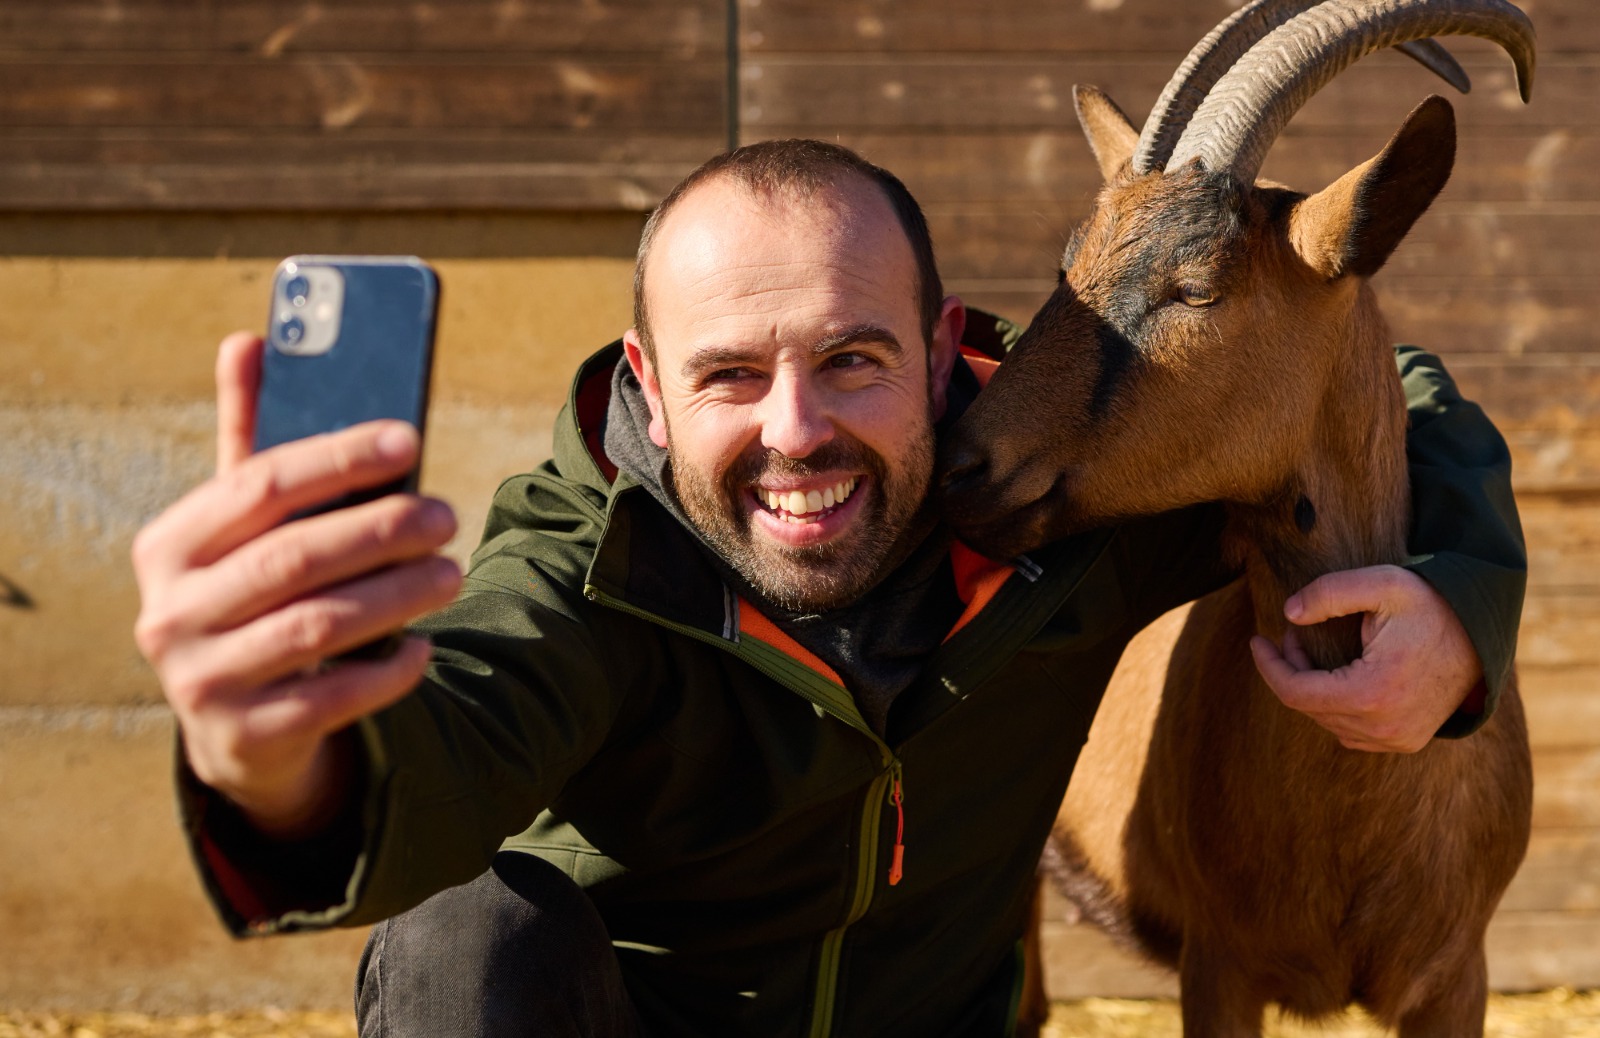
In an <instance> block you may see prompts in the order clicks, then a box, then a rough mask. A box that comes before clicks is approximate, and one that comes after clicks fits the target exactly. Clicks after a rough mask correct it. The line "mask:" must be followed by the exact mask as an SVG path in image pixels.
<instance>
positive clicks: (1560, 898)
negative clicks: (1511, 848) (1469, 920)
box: [1500, 829, 1600, 914]
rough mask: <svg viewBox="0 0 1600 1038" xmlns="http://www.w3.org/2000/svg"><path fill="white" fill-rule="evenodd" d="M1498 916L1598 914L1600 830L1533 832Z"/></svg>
mask: <svg viewBox="0 0 1600 1038" xmlns="http://www.w3.org/2000/svg"><path fill="white" fill-rule="evenodd" d="M1500 912H1501V913H1502V914H1505V913H1508V912H1600V829H1536V830H1535V831H1534V833H1533V837H1532V839H1530V840H1529V841H1528V856H1527V857H1526V858H1524V859H1523V861H1522V867H1521V868H1520V869H1518V870H1517V876H1516V878H1515V879H1513V880H1512V881H1511V886H1510V887H1508V888H1507V889H1506V893H1505V897H1504V898H1502V899H1501V901H1500Z"/></svg>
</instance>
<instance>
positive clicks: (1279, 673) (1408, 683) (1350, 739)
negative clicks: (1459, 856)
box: [1250, 566, 1483, 753]
mask: <svg viewBox="0 0 1600 1038" xmlns="http://www.w3.org/2000/svg"><path fill="white" fill-rule="evenodd" d="M1283 611H1284V615H1285V616H1286V617H1288V619H1289V621H1290V622H1291V623H1293V624H1298V625H1300V626H1306V625H1309V624H1315V623H1321V622H1322V621H1324V620H1329V619H1332V618H1333V617H1336V616H1348V615H1350V614H1353V613H1365V614H1366V615H1365V616H1363V617H1362V620H1361V646H1362V649H1361V658H1360V659H1357V660H1355V661H1353V662H1351V663H1350V664H1349V665H1348V666H1344V667H1340V668H1339V669H1338V670H1333V671H1327V670H1315V669H1313V668H1312V666H1311V663H1310V661H1309V660H1307V658H1306V654H1305V652H1304V651H1303V650H1302V648H1301V646H1300V641H1299V638H1298V637H1296V634H1295V630H1294V628H1293V627H1291V628H1289V630H1288V633H1287V634H1286V635H1285V637H1284V644H1283V650H1282V651H1281V652H1280V651H1279V650H1278V647H1277V646H1275V645H1273V644H1272V642H1271V641H1269V640H1267V639H1266V638H1263V637H1260V636H1257V637H1255V638H1252V639H1251V641H1250V651H1251V652H1252V653H1253V654H1254V656H1255V659H1256V668H1257V669H1258V670H1260V671H1261V676H1262V677H1263V678H1264V679H1266V682H1267V685H1268V686H1270V687H1271V689H1272V691H1273V692H1275V693H1277V695H1278V698H1279V699H1281V700H1283V702H1284V705H1285V706H1288V707H1290V708H1291V709H1294V710H1299V711H1300V712H1301V713H1303V714H1305V715H1306V716H1308V717H1310V718H1311V719H1312V720H1314V721H1316V722H1317V723H1318V724H1320V725H1322V727H1324V728H1326V729H1328V731H1330V732H1332V733H1333V734H1334V735H1336V736H1338V738H1339V742H1341V743H1342V744H1344V745H1345V746H1347V747H1349V748H1350V749H1353V750H1370V751H1374V752H1400V753H1414V752H1416V751H1417V750H1420V749H1422V748H1423V747H1424V746H1426V745H1427V744H1428V740H1429V739H1431V738H1432V737H1433V734H1434V733H1435V732H1436V731H1438V729H1439V726H1440V725H1442V724H1443V723H1444V722H1445V721H1446V720H1447V719H1448V718H1449V717H1450V715H1451V714H1452V713H1454V712H1455V710H1456V708H1457V707H1459V706H1460V705H1461V703H1462V701H1463V700H1464V699H1465V698H1466V697H1467V695H1468V694H1469V693H1470V692H1471V691H1472V690H1473V688H1474V687H1475V686H1476V685H1477V683H1478V682H1479V681H1480V680H1481V679H1482V677H1483V667H1482V664H1481V663H1480V662H1479V660H1478V654H1477V650H1475V649H1474V648H1473V647H1472V642H1471V640H1470V639H1469V638H1468V637H1467V632H1466V630H1465V628H1463V627H1462V626H1461V621H1460V620H1458V619H1457V618H1456V615H1455V613H1454V612H1453V611H1452V610H1451V608H1450V605H1449V603H1448V602H1446V601H1445V600H1444V598H1443V597H1442V596H1441V595H1440V594H1439V593H1438V592H1437V591H1435V590H1433V588H1432V587H1431V586H1429V584H1428V582H1427V581H1425V580H1423V579H1422V578H1421V577H1419V576H1417V575H1416V574H1415V573H1412V572H1411V571H1410V570H1405V569H1401V568H1400V567H1398V566H1371V567H1368V568H1366V569H1354V570H1345V571H1343V572H1339V573H1329V574H1327V575H1326V576H1323V577H1319V578H1318V579H1316V580H1314V581H1312V582H1311V583H1310V584H1307V585H1306V586H1305V587H1303V588H1301V589H1300V590H1299V591H1298V592H1297V593H1295V594H1294V595H1291V596H1290V597H1289V600H1288V601H1287V602H1285V603H1284V610H1283Z"/></svg>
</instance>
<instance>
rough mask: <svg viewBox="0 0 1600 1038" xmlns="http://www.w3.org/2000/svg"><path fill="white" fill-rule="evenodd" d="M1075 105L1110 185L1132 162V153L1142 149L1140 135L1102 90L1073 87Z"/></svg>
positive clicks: (1090, 145) (1084, 133)
mask: <svg viewBox="0 0 1600 1038" xmlns="http://www.w3.org/2000/svg"><path fill="white" fill-rule="evenodd" d="M1072 103H1073V106H1074V107H1075V108H1077V110H1078V122H1079V123H1080V124H1082V126H1083V135H1084V136H1085V137H1087V138H1089V148H1090V150H1091V151H1093V152H1094V158H1095V161H1096V162H1098V163H1099V164H1100V175H1101V176H1102V177H1104V178H1105V179H1106V180H1108V181H1109V180H1110V179H1111V178H1112V177H1114V176H1116V175H1117V173H1119V172H1120V171H1121V170H1122V167H1123V166H1124V165H1126V164H1127V162H1128V160H1129V159H1131V158H1133V149H1134V148H1137V147H1138V146H1139V131H1138V130H1136V129H1134V126H1133V123H1132V122H1130V121H1129V120H1128V117H1127V115H1125V114H1124V113H1123V111H1122V109H1120V108H1118V107H1117V103H1116V102H1115V101H1113V100H1111V98H1109V97H1107V96H1106V94H1105V92H1104V91H1102V90H1101V89H1100V88H1099V87H1092V86H1075V87H1073V88H1072Z"/></svg>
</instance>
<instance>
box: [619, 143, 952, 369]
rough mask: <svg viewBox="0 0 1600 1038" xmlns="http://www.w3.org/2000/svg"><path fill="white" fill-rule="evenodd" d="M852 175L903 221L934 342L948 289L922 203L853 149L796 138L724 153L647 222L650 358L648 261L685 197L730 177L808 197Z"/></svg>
mask: <svg viewBox="0 0 1600 1038" xmlns="http://www.w3.org/2000/svg"><path fill="white" fill-rule="evenodd" d="M851 175H855V176H859V177H861V178H863V179H865V180H866V181H867V182H869V183H872V184H876V185H877V186H878V188H879V189H880V190H882V191H883V193H884V196H885V197H886V198H887V199H888V202H889V206H890V208H891V209H893V210H894V215H895V217H896V218H897V219H898V220H899V221H900V228H901V229H902V230H903V231H905V235H906V240H907V242H909V243H910V245H911V254H912V256H913V257H914V258H915V259H916V265H917V284H916V292H917V310H918V316H919V317H921V319H922V335H923V339H924V340H925V341H928V342H931V341H932V340H933V331H934V329H935V328H936V327H937V326H938V324H939V314H940V311H941V310H942V309H943V306H944V285H943V284H941V283H940V281H939V268H938V266H937V265H936V264H935V263H934V259H933V238H932V236H930V235H929V234H928V221H927V219H926V218H924V217H923V215H922V207H921V206H919V205H917V200H916V199H915V198H912V197H911V192H910V191H907V190H906V186H905V185H904V184H902V183H901V182H900V178H899V177H897V176H895V175H894V174H893V173H890V172H889V171H888V170H886V169H884V168H882V167H881V166H874V165H873V164H872V163H870V162H868V161H867V160H866V159H864V158H862V157H861V156H860V155H857V154H856V153H855V152H853V151H851V150H850V149H849V148H845V147H842V146H840V145H838V144H830V143H828V142H827V141H818V140H807V139H803V138H791V139H789V140H775V141H761V142H759V143H756V144H746V145H745V146H744V147H742V148H736V149H734V150H733V151H726V152H723V153H722V154H721V155H718V156H716V157H715V158H713V159H711V160H709V161H708V162H706V163H705V164H704V165H702V166H701V167H700V168H699V169H697V170H695V171H694V172H693V173H690V174H689V175H688V176H687V177H684V178H683V180H681V181H679V183H678V185H677V186H676V187H674V188H673V189H672V190H671V191H670V192H668V193H667V197H666V198H664V199H662V200H661V204H660V205H658V206H656V209H655V212H653V213H651V214H650V219H648V220H646V221H645V225H644V233H643V234H641V235H640V237H639V256H638V260H637V262H636V264H635V266H634V269H633V326H634V328H636V329H638V332H639V343H640V345H641V346H643V347H644V351H645V355H646V356H648V357H649V358H650V359H651V361H652V362H653V361H654V360H655V343H654V342H653V341H652V339H651V335H650V314H649V309H648V307H647V306H646V305H645V299H644V269H645V263H646V261H647V260H648V258H649V255H650V247H651V245H652V244H653V243H654V242H655V236H656V232H657V231H658V230H659V229H660V227H661V222H662V221H663V220H664V219H666V216H667V214H668V213H670V212H672V210H673V208H674V207H675V206H676V205H677V204H678V202H679V201H680V200H681V199H682V198H683V196H684V195H686V194H688V193H689V192H690V191H691V190H693V189H694V188H695V187H696V186H698V185H699V184H701V183H703V182H705V181H707V180H711V179H712V178H714V177H719V176H726V177H728V178H730V179H731V180H733V181H735V182H736V183H738V184H742V185H743V186H745V187H746V188H749V189H750V190H752V191H761V192H769V193H770V192H775V191H778V190H780V189H786V190H790V191H796V192H798V193H799V194H801V195H802V196H804V195H809V194H811V193H813V192H815V191H818V190H821V189H823V188H828V187H833V186H836V185H837V184H838V183H839V182H840V181H841V180H842V179H843V178H845V177H847V176H851Z"/></svg>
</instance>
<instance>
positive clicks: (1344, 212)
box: [1289, 96, 1456, 280]
mask: <svg viewBox="0 0 1600 1038" xmlns="http://www.w3.org/2000/svg"><path fill="white" fill-rule="evenodd" d="M1455 157H1456V117H1455V110H1454V109H1453V108H1451V107H1450V102H1449V101H1446V100H1445V99H1444V98H1442V97H1437V96H1435V97H1430V98H1428V99H1427V100H1426V101H1424V102H1422V103H1421V104H1420V105H1418V106H1417V107H1416V108H1415V109H1413V110H1412V112H1411V114H1410V115H1408V116H1406V122H1405V125H1404V126H1402V127H1400V131H1399V132H1398V133H1396V134H1395V135H1394V137H1393V138H1392V139H1391V140H1390V141H1389V144H1388V145H1387V146H1386V147H1385V148H1384V149H1383V151H1382V152H1380V153H1379V154H1378V155H1377V156H1376V157H1375V158H1373V159H1370V160H1368V161H1367V162H1364V163H1362V164H1361V165H1359V166H1357V167H1356V168H1355V169H1353V170H1351V171H1350V172H1348V173H1346V174H1345V175H1344V176H1342V177H1340V178H1339V179H1338V180H1337V181H1335V182H1334V183H1333V184H1331V185H1329V186H1328V187H1327V188H1325V189H1324V190H1322V191H1321V192H1319V193H1318V194H1315V195H1312V196H1311V197H1310V198H1307V199H1305V200H1304V201H1302V202H1300V203H1299V204H1298V205H1297V206H1295V208H1294V212H1293V214H1292V215H1291V216H1290V218H1289V241H1290V242H1291V243H1293V245H1294V249H1295V251H1296V252H1297V253H1299V254H1300V258H1301V259H1303V260H1305V262H1306V263H1307V265H1309V266H1310V267H1311V268H1312V269H1313V270H1315V271H1317V272H1318V273H1320V274H1321V275H1322V276H1324V277H1326V278H1328V279H1330V280H1331V279H1333V278H1338V277H1344V276H1345V275H1347V274H1355V275H1357V276H1358V277H1371V276H1372V275H1374V274H1376V273H1377V272H1378V270H1379V269H1380V268H1381V267H1382V266H1383V265H1384V263H1385V262H1386V261H1387V260H1388V259H1389V254H1390V253H1392V252H1394V250H1395V247H1396V246H1398V245H1399V244H1400V241H1401V239H1403V238H1404V237H1405V236H1406V232H1408V231H1409V230H1411V225H1412V224H1414V223H1416V222H1417V219H1418V218H1419V217H1421V216H1422V214H1423V213H1425V212H1427V210H1428V206H1430V205H1432V204H1433V200H1434V198H1435V196H1437V195H1438V194H1439V192H1440V191H1441V190H1443V188H1444V185H1445V182H1446V181H1448V180H1449V179H1450V170H1451V168H1452V167H1453V166H1454V165H1455Z"/></svg>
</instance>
